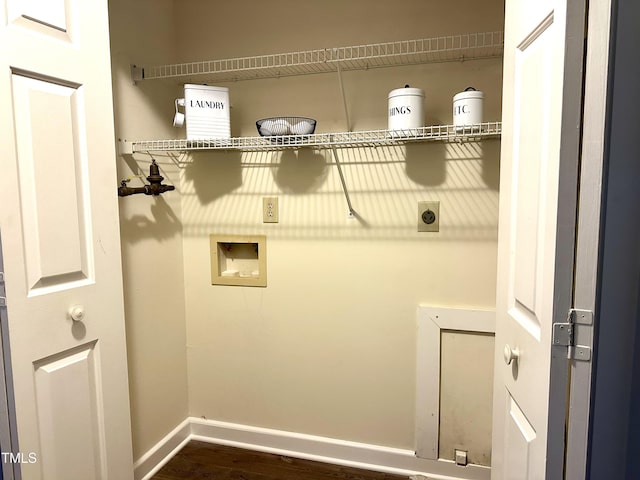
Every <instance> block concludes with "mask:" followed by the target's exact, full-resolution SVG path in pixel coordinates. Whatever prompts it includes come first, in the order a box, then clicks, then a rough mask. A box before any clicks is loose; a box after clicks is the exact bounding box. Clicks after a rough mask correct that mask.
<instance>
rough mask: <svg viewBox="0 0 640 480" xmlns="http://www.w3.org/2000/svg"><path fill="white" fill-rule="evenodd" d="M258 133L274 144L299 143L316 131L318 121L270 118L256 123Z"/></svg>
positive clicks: (305, 118) (298, 118)
mask: <svg viewBox="0 0 640 480" xmlns="http://www.w3.org/2000/svg"><path fill="white" fill-rule="evenodd" d="M256 127H257V128H258V133H259V134H260V135H261V136H262V137H270V140H271V141H272V142H273V143H278V144H287V143H295V142H299V141H301V140H303V139H305V138H307V136H308V135H311V134H312V133H313V132H315V130H316V121H315V120H314V119H313V118H307V117H269V118H263V119H261V120H258V121H257V122H256Z"/></svg>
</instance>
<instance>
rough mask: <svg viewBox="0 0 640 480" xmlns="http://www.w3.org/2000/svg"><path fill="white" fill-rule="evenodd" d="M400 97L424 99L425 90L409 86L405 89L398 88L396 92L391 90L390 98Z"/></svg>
mask: <svg viewBox="0 0 640 480" xmlns="http://www.w3.org/2000/svg"><path fill="white" fill-rule="evenodd" d="M400 96H414V97H424V90H422V89H421V88H412V87H410V86H409V85H407V86H405V87H404V88H396V89H395V90H391V91H390V92H389V98H393V97H400Z"/></svg>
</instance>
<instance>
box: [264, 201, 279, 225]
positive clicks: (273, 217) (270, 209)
mask: <svg viewBox="0 0 640 480" xmlns="http://www.w3.org/2000/svg"><path fill="white" fill-rule="evenodd" d="M262 222H263V223H278V222H279V215H278V197H263V198H262Z"/></svg>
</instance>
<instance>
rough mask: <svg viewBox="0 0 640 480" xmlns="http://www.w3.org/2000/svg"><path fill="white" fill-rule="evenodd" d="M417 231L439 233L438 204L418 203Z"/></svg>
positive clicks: (436, 202)
mask: <svg viewBox="0 0 640 480" xmlns="http://www.w3.org/2000/svg"><path fill="white" fill-rule="evenodd" d="M418 231H419V232H439V231H440V202H438V201H435V202H418Z"/></svg>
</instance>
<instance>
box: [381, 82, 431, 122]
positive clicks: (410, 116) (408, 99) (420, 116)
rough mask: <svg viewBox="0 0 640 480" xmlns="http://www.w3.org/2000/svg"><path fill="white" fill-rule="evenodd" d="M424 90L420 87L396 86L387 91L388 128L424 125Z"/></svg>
mask: <svg viewBox="0 0 640 480" xmlns="http://www.w3.org/2000/svg"><path fill="white" fill-rule="evenodd" d="M423 105H424V91H423V90H421V89H420V88H411V87H409V85H406V86H405V87H404V88H396V89H395V90H391V91H390V92H389V130H406V129H411V128H419V127H422V126H424V107H423Z"/></svg>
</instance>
